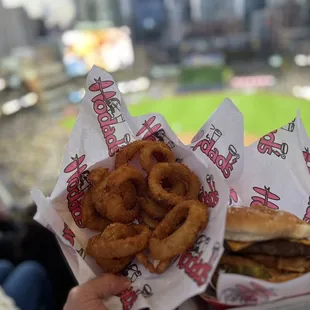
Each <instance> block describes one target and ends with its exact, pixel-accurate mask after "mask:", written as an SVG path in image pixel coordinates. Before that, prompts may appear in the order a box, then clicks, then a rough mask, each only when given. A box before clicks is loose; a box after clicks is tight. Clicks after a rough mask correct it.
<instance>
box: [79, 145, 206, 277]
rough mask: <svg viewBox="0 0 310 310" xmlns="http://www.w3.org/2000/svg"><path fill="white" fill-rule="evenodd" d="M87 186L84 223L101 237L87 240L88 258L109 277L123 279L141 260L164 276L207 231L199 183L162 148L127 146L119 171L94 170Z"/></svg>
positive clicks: (117, 166) (117, 160) (118, 160)
mask: <svg viewBox="0 0 310 310" xmlns="http://www.w3.org/2000/svg"><path fill="white" fill-rule="evenodd" d="M136 157H138V158H139V162H140V167H139V168H136V167H135V166H137V165H135V166H134V165H133V162H134V161H135V160H136ZM88 180H89V182H90V184H91V187H90V189H89V190H88V191H87V192H86V193H85V194H84V197H83V201H82V220H83V223H84V225H85V226H86V227H87V228H89V229H91V230H94V231H98V232H100V233H99V234H97V235H95V236H93V237H91V238H90V239H89V240H88V244H87V248H86V253H87V254H88V255H90V256H92V257H94V259H95V260H96V262H97V264H98V265H100V266H101V267H102V268H103V270H104V271H105V272H110V273H115V274H118V273H120V272H121V271H123V270H124V269H125V268H126V266H127V265H128V264H129V263H130V262H131V261H132V260H133V259H134V258H136V259H137V261H138V262H140V263H141V264H143V265H144V266H145V268H147V269H148V270H149V271H150V272H151V273H157V274H161V273H163V272H164V271H165V270H166V269H167V268H168V267H169V264H170V262H172V261H173V260H174V259H175V258H176V257H177V256H178V255H180V254H182V253H183V252H185V251H186V250H187V249H189V248H190V247H191V246H192V244H193V243H194V241H195V240H196V238H197V236H198V233H199V232H200V231H201V230H203V229H204V228H205V227H206V225H207V222H208V208H207V206H206V205H204V204H202V203H201V202H199V201H198V195H199V191H200V182H199V179H198V177H197V176H196V175H195V174H194V173H193V172H192V171H191V170H190V169H189V168H188V167H187V166H186V165H184V164H181V163H177V162H176V158H175V155H174V154H173V152H172V151H171V150H170V148H169V147H168V146H167V145H166V144H165V143H163V142H153V141H144V140H140V141H135V142H132V143H130V144H128V145H127V146H125V147H124V148H122V149H121V150H120V151H119V152H118V153H117V154H116V157H115V170H114V171H109V170H108V169H107V168H94V169H93V170H92V171H91V172H90V174H89V176H88Z"/></svg>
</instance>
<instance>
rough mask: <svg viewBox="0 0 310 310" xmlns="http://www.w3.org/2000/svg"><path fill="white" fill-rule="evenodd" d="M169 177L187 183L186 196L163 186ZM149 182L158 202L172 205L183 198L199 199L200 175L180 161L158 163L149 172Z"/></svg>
mask: <svg viewBox="0 0 310 310" xmlns="http://www.w3.org/2000/svg"><path fill="white" fill-rule="evenodd" d="M169 177H172V178H174V179H176V180H182V181H184V182H185V183H186V185H187V192H186V195H185V196H181V195H178V194H177V193H175V192H169V191H167V190H166V189H164V188H163V186H162V182H163V180H164V179H167V178H169ZM148 183H149V188H150V191H151V193H152V195H153V197H154V198H155V199H156V200H157V201H158V202H163V203H165V204H168V205H172V206H174V205H176V204H178V203H180V202H182V201H183V200H188V199H197V198H198V195H199V191H200V182H199V179H198V177H197V176H196V175H195V174H194V173H193V172H192V171H191V170H190V169H189V168H188V167H187V166H185V165H183V164H180V163H159V164H156V165H155V166H154V167H153V168H152V170H151V172H150V174H149V178H148Z"/></svg>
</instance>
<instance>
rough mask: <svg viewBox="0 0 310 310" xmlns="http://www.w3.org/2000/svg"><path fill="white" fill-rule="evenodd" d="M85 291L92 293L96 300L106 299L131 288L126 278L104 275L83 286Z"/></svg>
mask: <svg viewBox="0 0 310 310" xmlns="http://www.w3.org/2000/svg"><path fill="white" fill-rule="evenodd" d="M83 286H84V288H85V290H87V291H89V292H92V295H93V296H94V295H95V297H96V298H106V297H109V296H112V295H118V294H120V293H121V292H123V291H125V290H126V289H128V288H129V287H130V286H131V282H130V280H129V279H128V278H126V277H120V276H115V275H113V274H104V275H102V276H99V277H97V278H95V279H92V280H90V281H88V282H87V283H85V284H83Z"/></svg>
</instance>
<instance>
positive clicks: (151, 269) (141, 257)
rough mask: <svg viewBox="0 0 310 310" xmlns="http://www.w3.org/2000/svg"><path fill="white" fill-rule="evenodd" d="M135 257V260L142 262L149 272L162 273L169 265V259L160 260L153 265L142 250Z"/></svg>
mask: <svg viewBox="0 0 310 310" xmlns="http://www.w3.org/2000/svg"><path fill="white" fill-rule="evenodd" d="M136 259H137V261H138V262H139V263H140V264H142V265H143V266H144V267H145V268H146V269H147V270H148V271H149V272H151V273H157V274H162V273H163V272H165V271H166V269H167V268H168V267H169V264H170V261H171V260H170V259H168V260H164V261H160V262H159V263H158V264H157V266H156V267H155V266H154V263H151V262H150V261H149V258H148V257H147V255H146V254H145V253H144V251H142V252H139V253H137V254H136Z"/></svg>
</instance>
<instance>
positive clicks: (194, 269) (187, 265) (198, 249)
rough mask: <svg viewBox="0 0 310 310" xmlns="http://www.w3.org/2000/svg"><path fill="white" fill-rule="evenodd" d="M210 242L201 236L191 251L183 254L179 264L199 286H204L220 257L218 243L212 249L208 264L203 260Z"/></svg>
mask: <svg viewBox="0 0 310 310" xmlns="http://www.w3.org/2000/svg"><path fill="white" fill-rule="evenodd" d="M209 242H210V238H208V237H206V236H205V235H201V236H199V237H198V239H197V240H196V242H195V244H194V245H193V247H192V248H191V249H189V250H188V251H186V252H185V253H183V254H182V255H181V257H180V259H179V261H178V263H177V266H178V267H179V269H180V270H184V272H185V273H186V274H187V275H188V276H189V277H190V278H191V279H193V280H194V281H195V282H196V284H197V285H198V286H202V285H204V284H205V283H206V282H207V281H208V279H209V275H210V272H211V271H212V269H213V267H214V264H215V262H216V260H217V258H218V257H219V255H220V250H221V245H220V243H219V242H216V243H215V245H214V246H213V248H212V253H211V256H210V258H209V260H208V261H207V262H205V261H204V259H203V257H202V256H203V253H204V252H205V249H206V248H207V246H208V244H209Z"/></svg>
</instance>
